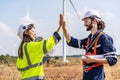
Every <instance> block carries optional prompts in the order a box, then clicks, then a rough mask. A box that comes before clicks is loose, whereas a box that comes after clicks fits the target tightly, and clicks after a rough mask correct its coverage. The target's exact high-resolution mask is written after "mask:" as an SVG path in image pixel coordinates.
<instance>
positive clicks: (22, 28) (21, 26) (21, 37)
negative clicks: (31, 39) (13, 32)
mask: <svg viewBox="0 0 120 80" xmlns="http://www.w3.org/2000/svg"><path fill="white" fill-rule="evenodd" d="M28 25H29V24H21V25H20V26H19V28H18V33H17V35H18V36H19V38H20V39H23V33H24V31H25V30H26V29H28Z"/></svg>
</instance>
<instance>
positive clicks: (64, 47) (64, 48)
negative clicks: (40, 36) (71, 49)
mask: <svg viewBox="0 0 120 80" xmlns="http://www.w3.org/2000/svg"><path fill="white" fill-rule="evenodd" d="M63 15H64V18H65V19H66V0H63ZM63 62H68V60H67V59H66V40H65V37H64V34H63Z"/></svg>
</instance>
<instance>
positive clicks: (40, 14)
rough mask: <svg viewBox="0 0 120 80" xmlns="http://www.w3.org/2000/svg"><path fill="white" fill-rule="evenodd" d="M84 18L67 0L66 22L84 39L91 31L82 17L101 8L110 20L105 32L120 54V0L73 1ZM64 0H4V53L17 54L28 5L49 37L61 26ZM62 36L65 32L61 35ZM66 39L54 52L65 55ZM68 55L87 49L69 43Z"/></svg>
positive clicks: (0, 16)
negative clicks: (71, 45)
mask: <svg viewBox="0 0 120 80" xmlns="http://www.w3.org/2000/svg"><path fill="white" fill-rule="evenodd" d="M72 2H73V3H74V5H75V7H76V9H77V11H78V13H79V15H80V18H78V16H77V15H76V14H75V12H74V10H73V8H72V6H71V4H70V2H69V0H66V23H67V29H68V31H69V33H70V35H71V36H73V37H75V38H77V39H83V38H86V37H87V36H88V34H90V32H87V31H86V28H85V27H84V25H83V24H84V23H83V21H81V18H82V17H83V16H84V14H85V12H86V11H88V10H97V11H98V12H99V13H100V14H101V18H102V20H103V21H104V22H105V23H106V28H105V30H104V32H106V33H107V34H108V35H110V36H111V37H112V38H113V40H114V46H115V48H116V50H117V54H120V40H119V38H120V35H119V34H120V31H119V30H120V24H119V23H120V20H119V18H120V15H119V14H120V6H119V3H120V0H72ZM62 3H63V0H0V37H1V38H0V54H10V55H15V56H16V55H17V50H18V47H19V44H20V42H21V40H20V38H19V37H18V36H17V30H18V27H19V26H20V24H22V23H24V22H25V21H26V16H27V7H28V5H29V15H30V18H31V21H32V22H33V23H34V24H35V27H36V28H35V29H36V34H37V36H42V37H43V38H44V39H47V37H48V36H50V35H52V34H53V33H54V32H55V31H56V30H57V28H58V26H59V14H60V13H62V11H63V4H62ZM60 35H61V36H62V32H61V34H60ZM62 45H63V42H62V40H61V41H60V42H59V43H58V45H57V46H56V47H55V48H54V49H53V53H52V54H51V55H62V49H63V47H62ZM66 50H67V51H66V52H67V55H73V54H84V50H80V49H76V48H71V47H69V46H66Z"/></svg>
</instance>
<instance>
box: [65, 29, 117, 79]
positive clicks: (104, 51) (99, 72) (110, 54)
mask: <svg viewBox="0 0 120 80" xmlns="http://www.w3.org/2000/svg"><path fill="white" fill-rule="evenodd" d="M100 32H102V30H98V31H97V32H96V33H95V34H94V35H93V36H92V34H90V35H89V36H88V37H89V38H90V41H91V42H90V43H92V42H93V41H94V40H95V39H96V37H97V36H98V34H99V33H100ZM87 39H88V38H85V39H82V40H78V39H76V38H73V37H71V40H70V42H69V43H67V44H68V45H69V46H72V47H75V48H80V49H85V50H86V44H87ZM93 50H94V45H93V46H92V47H91V48H90V49H89V50H88V52H90V53H93ZM96 50H97V55H104V57H105V58H106V59H107V61H108V63H109V65H110V66H112V65H115V64H116V62H117V55H116V49H115V47H114V46H113V39H112V38H111V37H110V36H109V35H107V34H106V33H104V34H102V35H101V36H100V38H99V40H98V44H97V48H96ZM93 64H95V63H89V64H85V65H86V66H92V65H93ZM104 78H105V74H104V69H103V66H99V67H95V68H93V69H92V70H90V71H88V72H83V80H104Z"/></svg>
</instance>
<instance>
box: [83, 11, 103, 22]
mask: <svg viewBox="0 0 120 80" xmlns="http://www.w3.org/2000/svg"><path fill="white" fill-rule="evenodd" d="M85 18H95V19H101V17H100V14H99V13H98V12H97V11H95V10H90V11H87V12H86V13H85V15H84V18H82V20H84V19H85Z"/></svg>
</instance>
